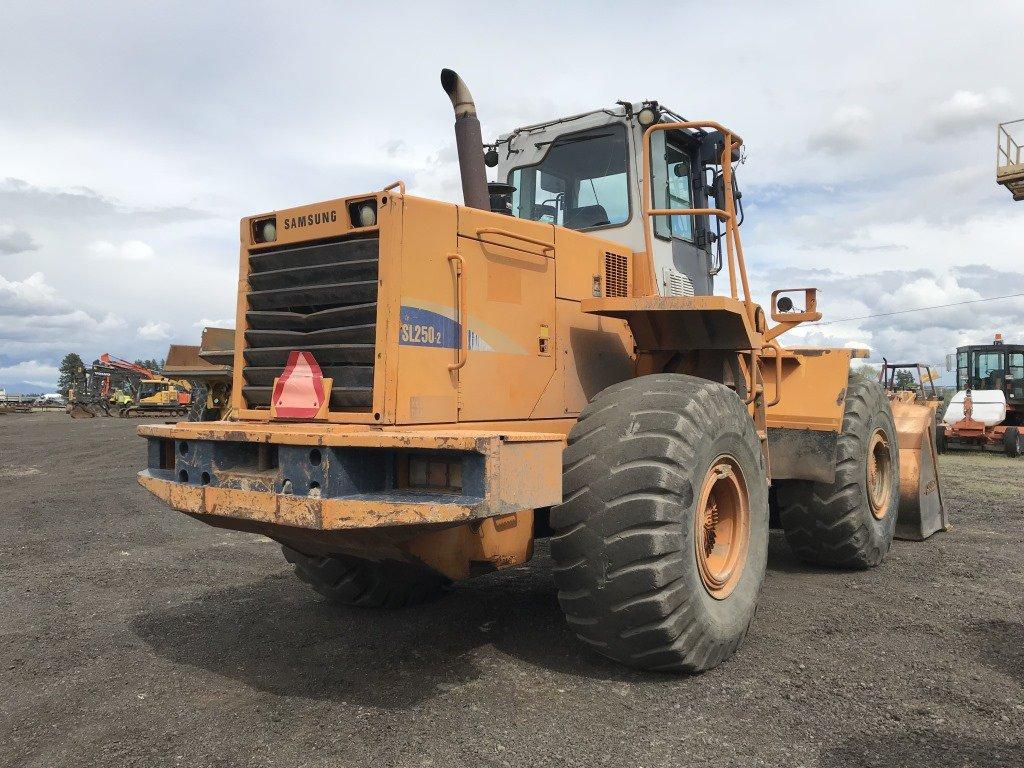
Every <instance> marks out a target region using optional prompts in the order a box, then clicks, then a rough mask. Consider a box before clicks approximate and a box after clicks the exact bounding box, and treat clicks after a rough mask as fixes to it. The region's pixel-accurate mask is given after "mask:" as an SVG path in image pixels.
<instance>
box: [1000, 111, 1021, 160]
mask: <svg viewBox="0 0 1024 768" xmlns="http://www.w3.org/2000/svg"><path fill="white" fill-rule="evenodd" d="M1009 126H1016V127H1015V128H1013V129H1011V128H1010V127H1009ZM1014 135H1016V136H1017V137H1018V138H1014ZM1018 139H1019V140H1018ZM1021 142H1024V117H1022V118H1021V119H1020V120H1011V121H1010V122H1008V123H1000V124H999V126H998V128H997V129H996V173H998V172H999V171H1000V170H1002V169H1004V168H1007V167H1009V166H1011V165H1021V164H1022V163H1024V150H1022V149H1021Z"/></svg>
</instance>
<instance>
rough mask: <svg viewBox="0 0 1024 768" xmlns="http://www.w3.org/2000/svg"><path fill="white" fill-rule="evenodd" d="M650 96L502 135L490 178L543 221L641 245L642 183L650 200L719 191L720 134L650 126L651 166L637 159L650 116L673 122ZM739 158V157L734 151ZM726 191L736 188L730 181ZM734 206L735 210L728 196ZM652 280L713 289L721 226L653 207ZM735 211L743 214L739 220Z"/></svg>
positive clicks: (694, 199)
mask: <svg viewBox="0 0 1024 768" xmlns="http://www.w3.org/2000/svg"><path fill="white" fill-rule="evenodd" d="M682 121H683V118H681V117H679V116H678V115H676V114H675V113H673V112H672V111H671V110H668V109H665V108H664V107H661V106H659V105H658V104H657V102H643V103H637V104H627V103H625V102H620V103H619V106H618V107H617V108H615V109H604V110H597V111H594V112H588V113H586V114H582V115H576V116H573V117H567V118H562V119H559V120H554V121H551V122H547V123H540V124H537V125H531V126H525V127H523V128H518V129H516V130H514V131H512V132H511V133H508V134H505V135H503V136H501V137H500V138H499V139H498V140H497V141H496V142H495V144H494V145H493V148H492V151H491V152H489V153H488V165H491V166H496V167H497V179H498V182H499V184H500V183H507V184H509V185H510V186H511V187H512V188H513V189H512V190H510V192H511V210H508V209H507V208H506V212H509V213H511V215H513V216H516V217H518V218H521V219H530V220H533V221H543V222H548V223H551V224H556V225H558V226H561V227H566V228H568V229H574V230H578V231H583V232H598V233H600V236H601V237H604V238H607V239H609V240H613V241H616V242H619V243H622V244H623V245H626V246H628V247H629V248H630V249H631V250H633V251H634V252H639V251H644V250H646V246H645V241H644V226H646V225H647V224H646V222H645V221H644V216H643V213H642V207H643V204H642V196H641V194H642V193H641V189H642V188H641V184H642V183H643V180H644V179H645V178H647V179H650V183H651V203H652V207H653V208H654V209H665V208H674V209H680V208H714V207H719V208H722V207H724V201H721V202H720V203H719V204H717V205H716V202H717V198H716V194H715V189H716V187H717V188H718V191H719V195H718V197H724V194H722V182H721V175H720V170H721V169H720V167H719V166H718V162H719V161H720V157H721V151H722V146H723V145H722V136H721V134H720V133H718V132H711V131H706V130H701V129H694V130H688V131H682V130H676V131H659V132H655V133H654V134H652V136H651V166H652V167H651V168H650V170H649V172H647V171H646V170H645V169H644V168H643V167H642V166H643V135H644V131H645V130H646V128H647V127H649V126H650V125H652V124H653V123H654V122H682ZM734 159H738V158H734ZM733 187H734V191H735V198H736V200H737V201H739V198H740V194H739V192H738V190H736V187H735V183H734V185H733ZM737 206H738V213H740V214H741V213H742V208H741V207H739V206H741V204H740V203H739V202H737ZM652 220H653V235H654V237H653V239H652V246H653V249H654V254H653V256H654V265H655V270H656V282H657V284H658V288H659V292H660V293H661V295H663V296H693V295H706V294H711V293H713V292H714V276H715V275H716V274H717V273H718V272H719V270H720V269H721V268H722V252H721V239H722V235H723V232H722V227H721V225H720V224H719V220H718V219H717V218H715V217H709V216H704V215H671V216H670V215H664V216H654V217H652ZM741 220H742V219H741Z"/></svg>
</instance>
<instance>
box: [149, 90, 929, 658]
mask: <svg viewBox="0 0 1024 768" xmlns="http://www.w3.org/2000/svg"><path fill="white" fill-rule="evenodd" d="M441 82H442V86H443V88H444V90H445V92H446V93H447V94H448V96H449V97H450V98H451V101H452V105H453V107H454V111H455V133H456V144H457V148H458V155H459V159H460V168H461V172H462V186H463V194H464V198H465V204H464V205H452V204H448V203H442V202H437V201H433V200H427V199H423V198H418V197H414V196H412V195H408V194H406V190H405V186H404V184H402V183H401V182H395V183H394V184H390V185H389V186H387V187H386V188H384V189H383V190H380V191H379V192H371V193H366V194H360V195H354V196H351V197H345V198H339V199H335V200H329V201H326V202H322V203H316V204H313V205H305V206H299V207H296V208H290V209H284V210H279V211H276V212H270V213H263V214H259V215H256V216H250V217H247V218H244V219H243V220H242V222H241V247H240V261H241V273H240V274H241V277H240V281H239V308H238V315H237V316H238V318H239V322H240V327H239V328H238V332H237V333H236V334H235V352H234V361H235V364H234V368H233V388H232V392H231V401H230V408H229V410H228V412H227V413H226V414H225V415H224V418H223V419H222V420H219V421H211V422H185V423H180V424H176V425H148V426H145V427H140V429H139V433H140V434H141V435H143V436H144V437H146V438H147V440H148V468H147V469H146V470H144V471H143V472H141V473H140V474H139V481H140V483H141V484H142V485H143V486H144V487H146V488H147V489H149V490H150V491H151V492H152V493H153V494H155V495H156V496H157V497H159V498H161V499H162V500H163V501H165V502H166V503H167V504H169V505H170V506H171V507H172V508H174V509H177V510H180V511H182V512H185V513H186V514H189V515H192V516H193V517H195V518H197V519H198V520H201V521H203V522H206V523H209V524H211V525H214V526H219V527H224V528H231V529H236V530H243V531H251V532H255V533H261V534H264V535H266V536H269V537H271V538H273V539H276V540H277V541H279V542H280V543H281V544H282V546H283V549H284V554H285V557H286V558H287V559H288V560H289V561H290V562H292V563H293V564H294V565H295V567H296V570H297V573H298V575H299V576H300V577H301V578H302V579H303V580H305V581H306V582H308V583H309V584H310V585H311V586H312V587H313V588H314V589H316V590H318V591H319V592H321V593H322V594H324V595H326V596H327V597H329V598H331V599H333V600H336V601H338V602H341V603H346V604H350V605H362V606H402V605H409V604H412V603H417V602H422V601H424V600H427V599H429V598H431V597H435V596H437V595H438V594H440V593H441V592H442V591H443V590H444V588H445V586H446V585H447V584H448V583H450V582H451V581H452V580H457V579H465V578H467V577H470V576H473V575H477V574H481V573H486V572H489V571H494V570H496V569H501V568H506V567H509V566H514V565H516V564H519V563H522V562H524V561H526V560H527V559H529V558H530V557H531V555H532V553H533V543H534V540H535V538H538V537H542V536H552V542H551V556H552V558H553V560H554V578H555V582H556V585H557V587H558V599H559V602H560V603H561V605H562V608H563V610H564V611H565V614H566V617H567V619H568V622H569V624H570V625H571V626H572V628H573V630H574V631H575V632H576V634H577V635H579V636H580V637H581V638H582V639H583V640H584V641H585V642H586V643H587V644H589V645H590V646H591V647H593V648H594V649H596V650H597V651H599V652H600V653H603V654H605V655H606V656H609V657H611V658H613V659H617V660H619V661H621V662H623V663H626V664H629V665H632V666H636V667H643V668H648V669H664V670H704V669H708V668H710V667H713V666H715V665H717V664H718V663H719V662H721V661H722V660H724V659H726V658H728V657H729V656H730V655H731V654H732V653H733V652H734V651H735V650H736V649H737V647H738V646H739V645H740V644H741V642H742V640H743V638H744V636H745V634H746V631H747V627H748V626H749V624H750V622H751V620H752V618H753V614H754V608H755V605H756V602H757V598H758V593H759V591H760V587H761V583H762V580H763V578H764V573H765V566H766V559H767V544H768V526H769V508H768V507H769V500H768V496H769V494H768V490H769V483H771V484H772V485H773V486H774V501H773V504H775V506H776V511H777V513H778V519H779V521H780V524H781V526H782V528H783V529H784V531H785V534H786V537H787V539H788V541H789V543H790V544H791V546H792V547H793V549H794V550H795V551H796V552H797V554H798V555H799V556H800V557H802V558H803V559H805V560H808V561H810V562H815V563H821V564H826V565H833V566H839V567H844V568H865V567H869V566H873V565H876V564H877V563H878V562H880V561H881V560H882V558H883V557H884V555H885V554H886V552H887V551H888V550H889V547H890V543H891V541H892V538H893V535H894V532H895V530H896V523H897V515H898V514H900V513H901V512H902V508H901V505H900V482H901V480H900V477H901V451H900V450H898V447H899V446H901V445H902V441H903V438H904V435H903V433H901V431H900V427H899V426H898V424H897V423H896V422H895V421H894V418H893V411H892V408H891V406H890V401H889V398H887V397H886V394H885V392H884V390H883V389H882V387H881V386H880V385H879V383H878V382H876V381H863V380H859V379H850V378H849V372H850V359H851V357H852V356H854V354H855V353H854V351H853V350H849V349H787V348H785V347H783V346H781V345H780V343H779V337H780V336H781V335H782V334H784V333H785V332H786V331H788V330H790V329H792V328H794V327H796V326H797V325H799V324H800V323H803V322H806V321H813V320H817V319H819V318H820V317H821V314H820V313H819V312H818V310H817V308H816V301H817V299H816V291H815V289H813V288H798V289H792V290H778V291H775V292H774V293H773V294H772V298H771V308H770V317H769V315H768V314H766V312H765V311H764V310H763V309H762V308H761V307H760V306H759V305H758V304H756V303H755V302H754V301H753V299H752V298H751V295H750V290H749V286H748V281H747V272H746V264H745V259H744V252H743V247H742V243H741V240H740V233H739V225H740V223H741V221H742V205H741V203H740V198H741V195H740V192H739V187H738V184H737V182H736V177H735V169H734V164H735V163H736V162H737V161H738V159H739V156H740V147H741V146H742V143H743V142H742V139H741V138H740V137H739V136H738V135H737V134H736V133H735V132H734V131H732V130H730V129H728V128H726V127H724V126H722V125H720V124H718V123H715V122H712V121H687V120H684V119H683V118H681V117H679V116H678V115H676V114H675V113H674V112H672V111H671V110H668V109H666V108H665V107H663V106H662V105H660V104H658V103H657V102H643V103H637V104H626V103H620V104H619V105H618V106H617V107H615V108H610V109H601V110H597V111H594V112H589V113H586V114H582V115H575V116H572V117H567V118H562V119H559V120H554V121H551V122H547V123H542V124H538V125H532V126H528V127H525V128H521V129H518V130H515V131H513V132H511V133H509V134H506V135H504V136H502V137H500V138H499V139H498V140H497V142H495V144H493V145H490V146H489V147H488V148H487V149H488V151H487V152H486V155H485V154H484V152H483V149H484V148H483V147H482V140H481V138H480V124H479V121H478V119H477V116H476V107H475V104H474V102H473V99H472V97H471V95H470V93H469V90H468V88H467V87H466V85H465V83H464V82H463V81H462V80H461V79H460V78H459V76H458V75H456V74H455V73H454V72H452V71H450V70H444V71H443V72H442V75H441ZM485 162H486V163H487V164H488V165H491V166H492V167H493V166H496V167H497V174H498V178H499V180H500V183H498V184H495V185H492V186H491V187H490V189H489V188H488V184H487V180H486V175H485V168H484V164H485ZM492 201H493V205H494V207H495V210H493V211H492V210H489V206H490V205H491V204H492ZM720 271H725V273H726V274H727V275H728V282H727V293H726V295H714V293H713V288H714V278H715V276H716V275H717V274H719V272H720ZM914 429H915V430H917V427H916V426H915V427H914ZM918 436H919V432H916V431H915V432H914V434H913V435H912V436H911V437H912V438H914V439H916V438H917V437H918ZM910 524H912V525H913V524H915V523H914V521H913V519H911V520H910ZM917 524H919V523H917ZM924 535H927V532H925V531H919V532H918V536H919V537H923V536H924Z"/></svg>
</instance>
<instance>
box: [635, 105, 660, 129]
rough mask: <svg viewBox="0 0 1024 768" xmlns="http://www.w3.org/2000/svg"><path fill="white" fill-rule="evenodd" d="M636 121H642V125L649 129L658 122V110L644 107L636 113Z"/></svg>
mask: <svg viewBox="0 0 1024 768" xmlns="http://www.w3.org/2000/svg"><path fill="white" fill-rule="evenodd" d="M636 119H637V120H639V121H640V125H642V126H643V127H644V128H647V127H648V126H651V125H654V124H655V123H656V122H658V110H657V109H655V108H654V107H644V108H643V109H641V110H640V111H639V112H637V113H636Z"/></svg>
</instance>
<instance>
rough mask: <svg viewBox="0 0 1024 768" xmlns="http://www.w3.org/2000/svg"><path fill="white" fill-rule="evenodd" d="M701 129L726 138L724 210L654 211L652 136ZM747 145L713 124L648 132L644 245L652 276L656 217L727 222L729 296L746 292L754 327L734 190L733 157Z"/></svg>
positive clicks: (652, 128)
mask: <svg viewBox="0 0 1024 768" xmlns="http://www.w3.org/2000/svg"><path fill="white" fill-rule="evenodd" d="M699 128H710V129H711V130H714V131H718V132H720V133H721V134H722V156H721V158H720V165H721V168H722V189H723V192H724V194H723V197H724V198H725V199H724V200H716V201H715V202H717V203H718V204H719V205H722V206H724V207H721V208H652V207H651V194H652V192H651V180H650V173H651V136H653V135H654V134H655V133H657V132H658V131H685V130H693V129H699ZM742 145H743V139H742V138H740V136H739V135H738V134H736V133H733V132H732V131H730V130H729V129H728V128H726V127H724V126H722V125H721V124H719V123H716V122H714V121H712V120H686V121H683V122H679V123H655V124H654V125H651V126H650V127H648V128H647V130H646V131H644V139H643V168H644V176H645V177H647V178H645V179H644V183H643V191H642V192H643V194H642V200H643V212H644V245H645V247H646V248H647V254H648V258H650V259H651V271H650V274H652V275H653V274H655V269H654V247H653V236H652V234H651V222H650V219H652V218H653V217H655V216H715V217H717V218H718V219H719V220H720V221H723V222H725V249H726V264H727V265H728V268H729V293H730V295H731V296H732V298H734V299H738V298H739V289H740V287H742V289H743V304H744V307H745V309H746V312H747V316H748V317H749V318H750V322H751V324H754V313H755V309H754V302H753V301H752V300H751V298H750V285H749V283H748V282H747V266H746V262H745V261H744V259H743V244H742V243H741V242H740V229H739V224H738V223H737V221H736V200H735V198H734V196H733V188H732V158H733V153H734V152H735V151H736V150H738V149H739V148H740V147H741V146H742Z"/></svg>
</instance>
